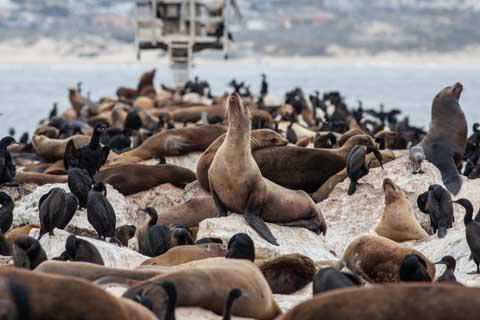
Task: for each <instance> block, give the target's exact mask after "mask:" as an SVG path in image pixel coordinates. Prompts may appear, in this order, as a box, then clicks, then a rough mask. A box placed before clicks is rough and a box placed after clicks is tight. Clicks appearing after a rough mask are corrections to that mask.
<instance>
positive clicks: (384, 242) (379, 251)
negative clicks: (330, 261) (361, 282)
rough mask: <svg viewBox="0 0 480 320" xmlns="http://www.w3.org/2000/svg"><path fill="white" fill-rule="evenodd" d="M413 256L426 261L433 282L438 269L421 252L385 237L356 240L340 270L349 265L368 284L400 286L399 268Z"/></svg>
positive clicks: (343, 260) (341, 261)
mask: <svg viewBox="0 0 480 320" xmlns="http://www.w3.org/2000/svg"><path fill="white" fill-rule="evenodd" d="M411 253H414V254H416V255H418V256H420V257H421V258H423V259H424V260H425V262H426V264H427V272H428V274H429V275H430V278H431V279H434V278H435V266H434V264H433V263H432V262H431V261H430V260H428V259H427V258H426V257H425V256H424V255H423V254H422V253H421V252H419V251H417V250H415V249H411V248H407V247H404V246H402V245H400V244H398V243H396V242H395V241H393V240H390V239H387V238H384V237H376V236H361V237H359V238H357V239H355V240H354V241H352V243H350V245H349V246H348V247H347V248H346V249H345V252H344V253H343V256H342V258H341V260H340V262H339V265H338V266H339V269H341V268H340V267H343V266H344V265H346V266H347V267H348V268H349V269H350V270H351V271H352V272H354V273H356V274H358V275H360V276H361V277H362V278H364V279H365V280H367V281H369V282H375V283H384V282H398V281H400V276H399V271H400V265H401V264H402V262H403V260H404V259H405V257H406V256H407V255H409V254H411Z"/></svg>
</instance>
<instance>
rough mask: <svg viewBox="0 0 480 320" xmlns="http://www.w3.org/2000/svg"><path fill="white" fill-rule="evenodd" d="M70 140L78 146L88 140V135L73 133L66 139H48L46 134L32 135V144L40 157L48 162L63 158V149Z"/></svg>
mask: <svg viewBox="0 0 480 320" xmlns="http://www.w3.org/2000/svg"><path fill="white" fill-rule="evenodd" d="M70 140H73V142H74V144H75V147H77V148H80V147H81V146H83V145H85V144H87V143H88V142H89V141H90V137H89V136H84V135H75V136H73V137H70V138H68V139H50V138H47V137H46V136H38V135H35V136H33V137H32V145H33V148H34V149H35V152H36V153H37V155H38V156H39V157H40V158H42V159H45V160H46V161H48V162H55V161H57V160H61V159H63V156H64V154H65V149H66V148H67V144H68V142H69V141H70Z"/></svg>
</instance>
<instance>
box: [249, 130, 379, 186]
mask: <svg viewBox="0 0 480 320" xmlns="http://www.w3.org/2000/svg"><path fill="white" fill-rule="evenodd" d="M356 145H365V146H375V145H376V144H375V141H373V138H371V137H370V136H367V135H361V136H360V135H359V136H354V137H352V138H351V139H349V140H348V141H347V142H346V143H345V144H344V145H343V146H342V147H341V148H338V149H312V148H300V147H297V146H284V147H269V148H262V149H259V150H256V151H255V152H253V157H254V159H255V161H256V163H257V164H258V167H259V168H260V171H261V172H262V175H263V176H264V177H265V178H267V179H269V180H271V181H273V182H275V183H277V184H279V185H281V186H283V187H285V188H288V189H294V190H304V191H306V192H315V191H317V190H318V188H320V187H321V186H322V185H323V184H324V183H325V182H326V181H327V180H328V179H329V178H330V177H332V176H333V175H335V174H336V173H338V172H340V171H341V170H342V169H343V168H345V165H346V158H347V155H348V153H349V152H350V150H351V149H352V148H353V147H354V146H356ZM299 168H301V170H299Z"/></svg>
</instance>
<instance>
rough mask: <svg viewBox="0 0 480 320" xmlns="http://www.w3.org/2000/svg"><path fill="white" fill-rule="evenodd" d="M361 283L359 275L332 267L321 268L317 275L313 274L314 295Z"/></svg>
mask: <svg viewBox="0 0 480 320" xmlns="http://www.w3.org/2000/svg"><path fill="white" fill-rule="evenodd" d="M361 285H362V280H361V279H360V278H359V277H358V276H357V275H355V274H353V273H349V272H341V271H338V270H337V269H335V268H332V267H327V268H323V269H320V270H319V271H318V272H317V273H316V274H315V276H313V294H314V295H315V294H318V293H323V292H327V291H330V290H335V289H340V288H349V287H355V286H361Z"/></svg>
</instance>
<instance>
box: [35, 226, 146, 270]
mask: <svg viewBox="0 0 480 320" xmlns="http://www.w3.org/2000/svg"><path fill="white" fill-rule="evenodd" d="M54 233H55V235H54V236H49V235H48V234H46V235H44V236H43V237H42V239H41V240H40V244H41V245H42V248H43V249H44V250H45V252H46V254H47V257H48V259H52V258H55V257H58V256H59V255H60V254H62V252H63V251H65V242H66V241H67V238H68V236H69V235H70V234H69V233H68V232H66V231H63V230H59V229H55V230H54ZM38 234H39V229H33V230H32V231H31V232H30V236H31V237H33V238H35V239H36V238H38ZM77 238H79V239H84V240H87V241H88V242H90V243H92V244H93V245H94V246H95V247H96V248H97V250H98V252H100V255H101V256H102V258H103V261H104V262H105V266H107V267H111V268H126V269H133V268H136V267H138V266H140V264H141V263H142V262H143V261H145V260H147V259H149V257H146V256H143V255H141V254H140V253H138V252H136V251H133V250H130V249H128V248H126V247H119V246H117V245H114V244H111V243H108V242H105V241H100V240H96V239H91V238H86V237H80V236H77Z"/></svg>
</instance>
